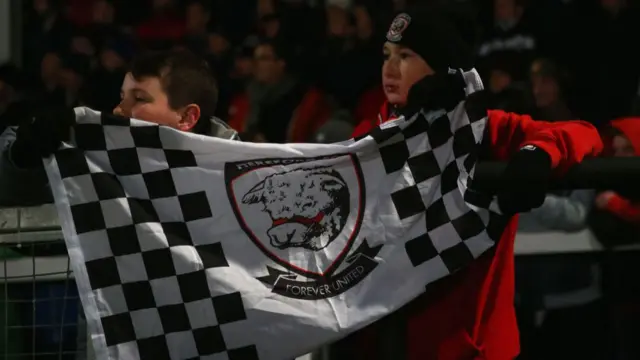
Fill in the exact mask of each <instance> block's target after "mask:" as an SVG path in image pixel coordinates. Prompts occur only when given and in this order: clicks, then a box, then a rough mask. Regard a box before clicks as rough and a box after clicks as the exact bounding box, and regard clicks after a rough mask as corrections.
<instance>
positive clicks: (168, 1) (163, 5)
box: [153, 0, 173, 11]
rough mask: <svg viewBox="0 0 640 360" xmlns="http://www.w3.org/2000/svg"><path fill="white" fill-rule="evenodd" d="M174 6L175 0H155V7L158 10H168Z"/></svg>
mask: <svg viewBox="0 0 640 360" xmlns="http://www.w3.org/2000/svg"><path fill="white" fill-rule="evenodd" d="M172 6H173V0H153V9H154V10H156V11H159V10H167V9H169V8H171V7H172Z"/></svg>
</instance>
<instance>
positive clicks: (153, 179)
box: [142, 169, 178, 199]
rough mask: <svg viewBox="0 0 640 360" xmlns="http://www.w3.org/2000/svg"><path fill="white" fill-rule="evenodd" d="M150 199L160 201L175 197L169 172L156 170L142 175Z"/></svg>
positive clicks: (174, 188) (174, 189) (175, 193)
mask: <svg viewBox="0 0 640 360" xmlns="http://www.w3.org/2000/svg"><path fill="white" fill-rule="evenodd" d="M142 178H143V179H144V184H145V186H146V187H147V192H148V193H149V198H150V199H161V198H167V197H171V196H176V195H178V193H177V192H176V186H175V185H174V184H173V177H172V176H171V170H168V169H165V170H158V171H153V172H148V173H144V174H142Z"/></svg>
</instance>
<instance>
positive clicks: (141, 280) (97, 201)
mask: <svg viewBox="0 0 640 360" xmlns="http://www.w3.org/2000/svg"><path fill="white" fill-rule="evenodd" d="M137 125H139V126H131V122H130V120H129V119H124V118H119V117H114V116H110V115H105V114H103V115H102V116H101V117H100V123H85V124H78V125H77V127H76V129H75V138H76V139H77V140H76V143H77V146H78V147H77V148H67V149H64V150H62V151H60V152H59V153H58V154H57V155H56V160H57V163H58V168H59V171H60V177H61V179H62V181H63V183H64V182H67V183H68V189H69V190H70V191H73V190H72V189H73V188H74V186H77V185H80V186H83V187H84V189H85V190H86V189H92V191H89V192H86V191H85V192H82V193H79V194H81V195H79V196H76V197H74V196H73V194H72V195H71V196H70V197H69V201H70V211H71V215H72V218H73V224H74V227H75V233H76V234H77V237H78V241H79V242H80V244H81V247H82V249H83V257H84V261H85V263H84V266H85V269H86V273H87V276H88V279H89V282H90V287H91V289H92V290H93V291H94V294H95V296H96V297H97V298H98V299H99V301H98V306H99V307H100V305H102V306H104V308H98V309H97V310H98V312H99V313H100V314H105V315H104V316H101V319H100V321H101V324H100V325H101V328H102V330H103V333H104V341H105V342H106V345H107V346H108V347H109V349H108V352H109V354H108V355H109V358H113V359H115V358H120V359H122V358H135V359H167V360H168V359H188V358H195V359H208V358H211V359H218V358H227V359H243V360H244V359H258V354H257V351H256V348H255V346H253V345H251V344H247V345H246V346H241V347H229V346H228V345H227V343H226V342H225V339H224V338H223V335H222V332H221V328H222V327H224V326H225V325H228V324H232V323H237V322H242V321H243V320H245V319H246V314H245V311H244V305H243V299H242V295H241V294H240V293H239V292H238V291H229V292H220V291H219V289H218V290H210V289H209V283H208V280H207V271H210V270H211V269H216V268H224V267H228V266H229V263H228V261H227V259H226V257H225V252H224V249H223V247H222V245H221V243H220V242H219V241H218V240H217V239H215V238H211V239H206V238H198V239H193V238H192V236H191V232H190V229H189V227H190V224H191V223H193V222H197V221H199V220H202V219H208V218H211V216H212V209H211V207H210V204H209V202H208V201H207V197H206V195H205V194H204V192H202V191H196V192H184V191H182V190H181V189H180V188H178V187H177V186H176V184H175V182H174V181H173V179H172V171H174V170H175V169H180V168H186V167H193V166H197V163H196V160H195V157H194V155H193V153H192V152H190V151H185V150H171V149H166V148H164V147H163V142H162V141H161V138H162V137H165V138H166V137H172V136H174V133H172V131H171V130H168V129H164V128H162V127H159V126H154V125H150V124H143V123H139V124H137ZM163 131H165V133H164V134H161V132H163ZM106 132H109V133H110V135H117V136H118V138H117V139H114V138H113V137H109V136H106V135H105V133H106ZM112 140H113V141H112ZM123 144H124V145H125V146H122V145H123ZM126 145H128V146H126ZM81 149H82V150H81ZM83 150H84V151H86V154H87V156H85V153H84V152H83ZM141 157H150V158H152V159H154V160H156V161H155V162H154V163H153V164H154V165H153V166H149V163H148V162H141V161H139V159H140V158H141ZM101 161H104V163H102V164H96V162H101ZM97 165H100V166H97ZM105 166H106V168H107V169H109V171H108V172H106V171H103V170H99V169H105ZM73 184H75V185H73ZM167 208H172V209H175V212H172V213H168V212H166V211H164V212H163V211H160V210H161V209H167ZM83 245H90V246H83ZM92 249H93V250H92ZM184 259H192V261H190V262H187V261H184ZM221 354H224V355H225V356H226V357H219V356H220V355H221ZM130 356H132V357H130Z"/></svg>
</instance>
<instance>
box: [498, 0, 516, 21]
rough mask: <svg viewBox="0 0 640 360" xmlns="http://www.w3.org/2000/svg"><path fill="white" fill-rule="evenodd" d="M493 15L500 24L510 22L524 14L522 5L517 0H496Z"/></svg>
mask: <svg viewBox="0 0 640 360" xmlns="http://www.w3.org/2000/svg"><path fill="white" fill-rule="evenodd" d="M493 4H494V9H493V11H494V13H493V16H494V18H495V20H496V22H498V23H500V24H510V23H512V22H514V21H517V20H518V19H519V18H520V16H521V15H522V10H523V9H522V7H521V6H520V5H519V4H517V3H516V0H494V2H493Z"/></svg>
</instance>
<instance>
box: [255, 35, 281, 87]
mask: <svg viewBox="0 0 640 360" xmlns="http://www.w3.org/2000/svg"><path fill="white" fill-rule="evenodd" d="M253 60H254V63H255V68H254V75H255V79H256V80H257V81H258V82H261V83H265V84H272V83H275V82H277V81H278V80H280V78H281V77H282V75H283V74H284V71H285V62H284V60H282V59H280V58H278V56H276V54H275V52H274V51H273V47H271V46H270V45H259V46H258V47H256V49H255V50H254V53H253Z"/></svg>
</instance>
